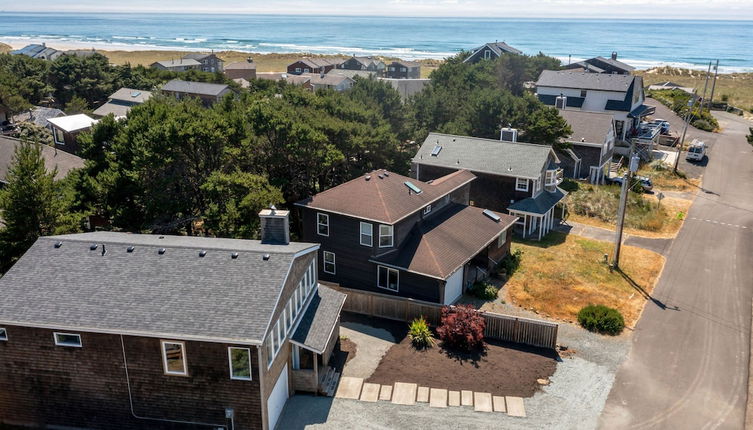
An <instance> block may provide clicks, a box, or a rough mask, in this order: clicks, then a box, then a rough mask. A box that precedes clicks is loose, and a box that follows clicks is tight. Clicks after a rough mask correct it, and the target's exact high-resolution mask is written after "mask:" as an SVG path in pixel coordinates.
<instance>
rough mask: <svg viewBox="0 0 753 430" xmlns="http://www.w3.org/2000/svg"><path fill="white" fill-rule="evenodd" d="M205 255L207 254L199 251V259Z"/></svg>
mask: <svg viewBox="0 0 753 430" xmlns="http://www.w3.org/2000/svg"><path fill="white" fill-rule="evenodd" d="M206 255H207V252H206V251H205V250H203V249H202V250H201V251H199V257H205V256H206Z"/></svg>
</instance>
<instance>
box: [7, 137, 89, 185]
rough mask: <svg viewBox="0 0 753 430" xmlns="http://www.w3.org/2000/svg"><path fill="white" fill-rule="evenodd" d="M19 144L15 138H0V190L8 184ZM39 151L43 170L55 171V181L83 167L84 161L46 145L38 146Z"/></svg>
mask: <svg viewBox="0 0 753 430" xmlns="http://www.w3.org/2000/svg"><path fill="white" fill-rule="evenodd" d="M20 144H21V141H20V140H18V139H16V138H12V137H6V136H0V188H1V187H2V186H3V184H7V183H8V179H7V177H8V170H9V169H10V166H11V164H12V163H13V157H14V155H15V153H16V147H18V145H20ZM39 149H41V150H42V158H43V159H44V167H45V169H47V170H48V171H52V170H53V169H57V174H56V175H55V179H58V180H60V179H63V178H65V177H66V176H67V175H68V173H69V172H70V171H71V170H73V169H80V168H82V167H84V160H83V159H82V158H79V157H77V156H75V155H73V154H69V153H67V152H65V151H58V150H56V149H55V148H53V147H51V146H47V145H39Z"/></svg>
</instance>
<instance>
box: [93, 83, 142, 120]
mask: <svg viewBox="0 0 753 430" xmlns="http://www.w3.org/2000/svg"><path fill="white" fill-rule="evenodd" d="M151 97H152V93H151V91H143V90H134V89H132V88H121V89H119V90H117V91H115V93H113V94H112V95H111V96H110V98H109V100H107V103H105V104H103V105H102V106H100V107H98V108H97V109H96V110H95V111H94V112H92V114H94V116H96V117H99V118H101V117H103V116H107V115H109V114H113V115H114V116H115V118H122V117H124V116H126V115H128V112H130V110H131V108H132V107H134V106H137V105H140V104H142V103H144V102H146V101H147V100H149V99H150V98H151Z"/></svg>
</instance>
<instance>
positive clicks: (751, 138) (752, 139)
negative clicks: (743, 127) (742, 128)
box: [745, 109, 753, 145]
mask: <svg viewBox="0 0 753 430" xmlns="http://www.w3.org/2000/svg"><path fill="white" fill-rule="evenodd" d="M751 111H753V109H751ZM748 131H749V132H750V134H749V135H747V136H745V138H746V139H748V143H750V144H751V145H753V127H748Z"/></svg>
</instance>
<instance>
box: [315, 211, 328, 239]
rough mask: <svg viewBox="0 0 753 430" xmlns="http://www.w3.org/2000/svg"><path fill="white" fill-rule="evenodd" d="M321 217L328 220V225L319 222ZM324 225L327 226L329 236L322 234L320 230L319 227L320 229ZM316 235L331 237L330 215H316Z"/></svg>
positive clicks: (319, 213) (318, 213)
mask: <svg viewBox="0 0 753 430" xmlns="http://www.w3.org/2000/svg"><path fill="white" fill-rule="evenodd" d="M320 216H323V217H325V218H327V223H326V224H324V223H322V222H321V221H319V217H320ZM323 225H326V226H327V234H323V233H322V232H321V231H320V230H319V227H320V226H323ZM316 233H317V234H318V235H319V236H326V237H329V214H325V213H321V212H317V213H316Z"/></svg>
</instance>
